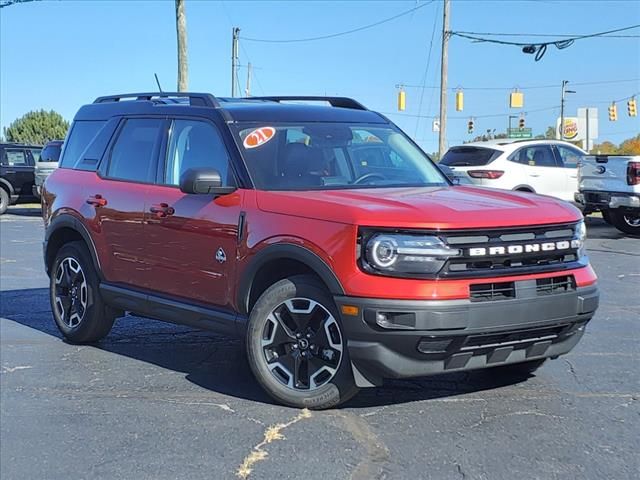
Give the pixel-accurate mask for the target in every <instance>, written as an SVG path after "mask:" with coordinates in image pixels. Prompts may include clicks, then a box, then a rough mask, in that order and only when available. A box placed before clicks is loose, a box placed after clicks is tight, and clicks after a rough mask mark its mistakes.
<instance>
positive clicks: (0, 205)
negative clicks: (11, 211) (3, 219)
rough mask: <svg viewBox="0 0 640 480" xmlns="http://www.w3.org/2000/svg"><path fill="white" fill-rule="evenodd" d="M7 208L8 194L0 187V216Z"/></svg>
mask: <svg viewBox="0 0 640 480" xmlns="http://www.w3.org/2000/svg"><path fill="white" fill-rule="evenodd" d="M7 208H9V194H8V193H7V191H6V190H5V189H4V188H2V187H0V215H2V214H3V213H4V212H6V211H7Z"/></svg>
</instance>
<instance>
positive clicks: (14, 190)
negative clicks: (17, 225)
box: [0, 143, 42, 215]
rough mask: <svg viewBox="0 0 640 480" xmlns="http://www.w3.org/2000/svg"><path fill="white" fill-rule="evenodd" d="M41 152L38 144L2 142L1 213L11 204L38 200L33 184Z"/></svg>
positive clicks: (0, 161) (0, 154) (0, 167)
mask: <svg viewBox="0 0 640 480" xmlns="http://www.w3.org/2000/svg"><path fill="white" fill-rule="evenodd" d="M41 152H42V147H41V146H38V145H25V144H21V143H0V215H2V214H3V213H4V212H6V211H7V208H8V207H9V205H13V204H15V203H18V202H28V201H33V200H37V199H36V197H34V196H33V184H34V181H35V173H34V172H35V164H36V162H37V161H38V159H39V158H40V153H41Z"/></svg>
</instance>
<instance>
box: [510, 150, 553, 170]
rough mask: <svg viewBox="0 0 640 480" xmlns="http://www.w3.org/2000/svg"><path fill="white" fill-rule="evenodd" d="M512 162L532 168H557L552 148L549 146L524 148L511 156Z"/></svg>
mask: <svg viewBox="0 0 640 480" xmlns="http://www.w3.org/2000/svg"><path fill="white" fill-rule="evenodd" d="M510 159H511V160H514V161H516V162H519V163H522V164H523V165H528V166H530V167H557V166H558V164H557V163H556V159H555V158H554V156H553V152H552V151H551V147H549V146H548V145H536V146H532V147H524V148H521V149H520V150H518V151H517V152H516V153H515V154H514V155H512V156H511V158H510Z"/></svg>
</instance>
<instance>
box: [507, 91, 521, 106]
mask: <svg viewBox="0 0 640 480" xmlns="http://www.w3.org/2000/svg"><path fill="white" fill-rule="evenodd" d="M509 106H510V107H511V108H522V107H523V106H524V94H523V93H522V92H519V91H517V90H516V91H514V92H511V94H510V95H509Z"/></svg>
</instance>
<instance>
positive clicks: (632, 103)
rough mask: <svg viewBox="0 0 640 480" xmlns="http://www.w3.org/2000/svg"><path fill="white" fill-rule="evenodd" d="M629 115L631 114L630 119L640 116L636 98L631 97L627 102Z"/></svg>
mask: <svg viewBox="0 0 640 480" xmlns="http://www.w3.org/2000/svg"><path fill="white" fill-rule="evenodd" d="M627 113H629V116H630V117H637V116H638V106H637V104H636V97H631V99H629V101H628V102H627Z"/></svg>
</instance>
